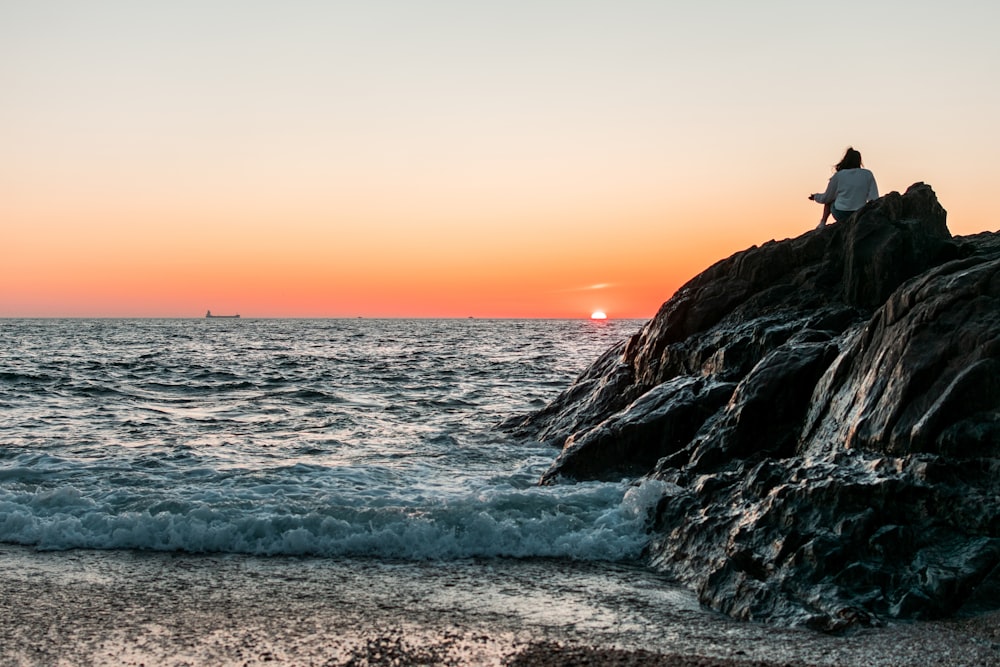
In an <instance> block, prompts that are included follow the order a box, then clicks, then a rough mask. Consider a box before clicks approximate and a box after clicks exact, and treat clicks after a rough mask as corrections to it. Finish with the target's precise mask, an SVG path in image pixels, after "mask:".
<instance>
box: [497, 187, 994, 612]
mask: <svg viewBox="0 0 1000 667" xmlns="http://www.w3.org/2000/svg"><path fill="white" fill-rule="evenodd" d="M507 427H508V428H510V429H511V430H513V431H514V432H515V433H517V434H520V435H521V436H523V437H530V438H534V439H537V440H540V441H542V442H546V443H550V444H553V445H557V446H559V447H560V448H561V453H560V454H559V456H558V457H557V458H556V460H555V462H554V463H553V464H552V466H551V468H550V469H549V470H548V472H546V473H545V475H544V476H543V478H542V480H541V483H543V484H556V483H571V482H572V481H573V480H588V479H621V478H623V477H628V478H641V477H648V478H654V479H658V480H661V481H663V482H665V484H664V485H663V486H664V488H665V489H666V491H665V492H664V496H663V498H662V500H661V501H660V503H659V506H658V507H657V509H656V512H655V516H654V518H653V529H652V530H653V537H652V541H651V545H650V548H649V553H648V558H649V560H650V562H651V563H652V564H654V565H655V566H656V567H658V568H661V569H662V570H664V571H665V572H668V573H670V574H671V575H673V576H674V577H676V578H677V579H678V580H679V581H681V582H683V583H685V584H687V585H689V586H690V587H692V588H694V589H695V590H696V591H697V592H698V594H699V597H700V599H701V600H702V602H703V603H704V604H706V605H708V606H710V607H712V608H715V609H718V610H721V611H723V612H726V613H728V614H730V615H732V616H735V617H737V618H744V619H754V620H764V621H770V622H780V623H787V624H798V625H807V626H810V627H815V628H820V629H824V630H839V629H843V628H846V627H850V626H853V625H858V624H861V625H865V624H874V623H878V622H880V620H881V619H886V618H907V619H922V618H934V617H941V616H947V615H951V614H955V613H959V612H970V613H971V612H976V611H982V610H994V609H1000V233H997V234H991V233H984V234H979V235H975V236H969V237H960V238H953V237H952V236H951V234H950V233H949V231H948V228H947V225H946V213H945V211H944V209H943V208H942V207H941V205H940V204H939V203H938V201H937V198H936V196H935V194H934V192H933V190H932V189H931V188H930V187H929V186H927V185H924V184H922V183H918V184H915V185H913V186H911V187H910V188H909V189H908V190H907V191H906V192H905V193H904V194H899V193H895V192H894V193H890V194H889V195H886V196H885V197H882V198H881V199H879V200H877V201H874V202H870V203H869V204H868V205H866V206H865V207H864V208H863V209H862V210H860V211H858V212H857V213H856V214H855V215H854V216H852V218H851V219H850V220H849V221H848V222H846V223H843V224H836V225H831V226H828V227H825V228H823V229H820V230H816V231H811V232H808V233H806V234H803V235H802V236H800V237H798V238H795V239H789V240H785V241H780V242H774V241H772V242H769V243H767V244H764V245H762V246H760V247H753V248H750V249H748V250H745V251H743V252H740V253H737V254H735V255H733V256H732V257H729V258H728V259H725V260H723V261H721V262H718V263H717V264H715V265H713V266H712V267H710V268H708V269H707V270H706V271H705V272H703V273H702V274H700V275H699V276H697V277H695V278H694V279H693V280H691V281H690V282H688V283H687V284H686V285H684V286H683V287H682V288H681V289H680V290H678V291H677V293H676V294H675V295H674V296H673V297H672V298H671V299H670V300H669V301H667V302H666V303H664V304H663V306H662V307H661V308H660V311H659V313H658V314H657V315H656V317H654V318H653V319H652V320H651V321H650V322H648V323H647V324H646V325H645V327H643V329H642V330H641V331H640V332H639V333H637V334H636V335H635V336H633V337H632V338H631V339H630V340H628V341H623V342H622V343H621V344H620V345H618V346H616V347H614V348H612V349H611V350H609V351H608V352H607V353H606V354H605V355H603V356H602V357H601V358H600V359H598V360H597V361H596V362H595V363H594V364H593V365H592V366H591V368H590V369H588V370H587V371H586V372H585V373H583V374H582V375H581V377H580V378H579V379H578V380H577V381H576V382H575V383H574V384H573V385H572V386H571V387H569V388H568V389H567V390H566V391H565V392H564V393H563V394H562V395H561V396H559V397H558V398H557V399H556V400H555V401H553V402H552V403H551V404H550V405H548V406H547V407H546V408H544V409H543V410H540V411H539V412H537V413H535V414H533V415H530V416H528V417H525V418H522V419H517V420H511V421H510V422H509V423H508V424H507Z"/></svg>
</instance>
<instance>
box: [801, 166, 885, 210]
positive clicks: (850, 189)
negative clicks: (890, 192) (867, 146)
mask: <svg viewBox="0 0 1000 667" xmlns="http://www.w3.org/2000/svg"><path fill="white" fill-rule="evenodd" d="M813 199H814V200H815V201H818V202H819V203H820V204H826V203H827V202H830V203H832V204H833V207H834V208H835V209H837V210H838V211H845V212H851V211H857V210H858V209H859V208H861V207H862V206H864V205H865V204H866V203H868V202H870V201H871V200H872V199H878V185H876V184H875V175H874V174H872V173H871V172H870V171H868V170H867V169H864V168H860V169H841V170H840V171H838V172H836V173H835V174H834V175H833V176H831V177H830V183H829V184H828V185H827V186H826V192H817V193H816V194H814V195H813Z"/></svg>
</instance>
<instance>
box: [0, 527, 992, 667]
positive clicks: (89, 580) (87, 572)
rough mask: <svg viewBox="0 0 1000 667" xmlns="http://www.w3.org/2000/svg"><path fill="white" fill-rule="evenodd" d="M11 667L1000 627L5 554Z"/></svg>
mask: <svg viewBox="0 0 1000 667" xmlns="http://www.w3.org/2000/svg"><path fill="white" fill-rule="evenodd" d="M0 571H2V572H3V574H2V575H0V606H2V616H0V618H2V620H0V664H3V665H147V666H148V665H264V664H268V665H274V664H281V665H519V666H521V667H527V666H529V665H585V664H595V665H596V664H601V665H616V664H617V665H769V664H780V665H859V664H867V665H876V666H878V665H893V666H896V665H900V666H902V665H914V666H915V665H932V664H940V665H977V666H979V665H997V664H1000V633H998V625H1000V622H998V621H1000V619H998V618H997V617H996V616H992V617H979V618H977V619H972V620H967V621H964V622H947V623H925V624H909V625H896V626H893V627H889V628H881V629H876V630H866V631H863V632H859V633H855V634H853V635H851V636H848V637H831V636H825V635H820V634H816V633H812V632H806V631H798V630H785V629H777V628H770V627H765V626H760V625H756V624H751V623H738V622H734V621H732V620H730V619H727V618H724V617H722V616H719V615H717V614H714V613H712V612H709V611H706V610H704V609H702V608H701V607H699V606H698V605H697V603H696V601H695V599H694V597H693V596H692V595H691V594H690V593H689V592H687V591H683V590H680V589H677V588H675V587H672V586H670V585H669V583H668V582H665V581H663V580H662V579H660V578H659V577H658V576H657V575H656V574H655V573H651V572H648V571H647V570H644V569H641V568H633V567H628V566H615V565H607V564H593V563H589V564H588V563H572V562H569V563H567V562H564V561H547V560H526V561H519V560H497V559H491V560H484V561H461V562H449V563H431V562H412V561H411V562H397V563H393V562H385V561H366V560H323V559H296V558H286V557H283V558H257V557H249V556H238V555H219V556H206V555H183V554H169V553H152V552H128V551H63V552H37V551H35V550H33V549H30V548H26V547H17V546H3V547H2V548H0Z"/></svg>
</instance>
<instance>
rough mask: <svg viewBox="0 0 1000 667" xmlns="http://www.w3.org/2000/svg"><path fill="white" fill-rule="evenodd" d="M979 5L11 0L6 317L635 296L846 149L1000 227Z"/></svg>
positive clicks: (687, 265)
mask: <svg viewBox="0 0 1000 667" xmlns="http://www.w3.org/2000/svg"><path fill="white" fill-rule="evenodd" d="M998 32H1000V3H995V2H984V1H983V0H953V1H952V2H948V3H937V2H935V3H931V2H922V1H920V0H909V1H906V2H903V1H885V2H879V1H878V0H866V1H854V0H844V1H840V2H836V3H831V2H803V1H801V0H794V1H793V0H789V1H770V2H768V1H766V0H765V1H760V2H745V1H725V0H716V1H712V0H709V1H705V2H684V3H678V2H672V1H668V0H659V1H653V0H614V1H611V0H607V1H602V2H596V1H587V0H576V1H570V0H531V1H528V0H525V1H523V2H521V1H518V0H507V1H505V2H499V1H491V0H483V1H476V0H461V1H460V0H365V1H364V2H360V1H350V2H347V1H344V2H338V1H333V0H331V1H326V2H322V1H319V0H315V1H306V0H299V1H295V0H292V1H288V2H259V1H257V2H255V1H252V0H251V1H246V0H244V1H240V2H236V1H232V2H229V1H212V0H198V1H187V0H171V1H170V2H133V1H102V0H93V1H83V0H61V1H55V0H53V1H49V0H32V1H28V0H18V1H11V0H0V96H2V99H0V231H2V239H3V241H2V245H0V248H2V252H3V259H2V262H0V316H7V317H15V316H115V317H118V316H165V317H186V316H191V317H197V316H200V315H202V314H203V313H204V311H205V310H206V309H208V308H211V309H212V310H213V311H215V312H219V313H227V312H239V313H241V314H243V315H244V316H260V317H284V316H290V317H353V316H372V317H374V316H396V317H408V316H423V317H464V316H477V317H585V316H587V315H588V314H589V313H590V312H591V311H593V310H598V309H601V310H605V311H606V312H607V313H608V315H609V316H610V317H640V318H646V317H650V316H652V315H653V314H654V313H655V312H656V310H657V308H658V307H659V305H660V304H661V303H662V302H663V301H664V300H666V299H667V298H668V297H669V296H670V295H671V294H672V293H673V291H674V290H675V289H676V288H677V287H679V286H680V285H681V284H682V283H683V282H685V281H686V280H687V279H688V278H690V277H692V276H693V275H694V274H696V273H697V272H699V271H701V270H702V269H704V268H705V267H707V266H708V265H709V264H711V263H713V262H714V261H716V260H718V259H721V258H722V257H724V256H728V255H729V254H731V253H733V252H735V251H737V250H741V249H743V248H745V247H747V246H750V245H753V244H760V243H763V242H766V241H768V240H770V239H772V238H776V239H782V238H788V237H792V236H797V235H799V234H801V233H803V232H805V231H807V230H809V229H811V228H812V227H814V226H815V224H816V222H817V221H818V220H819V215H820V207H819V206H818V205H817V204H814V203H812V202H810V201H808V200H807V199H806V197H807V195H808V194H809V193H811V192H816V191H819V190H822V189H823V188H824V187H825V184H826V181H827V179H828V178H829V176H830V174H831V173H832V165H833V164H834V163H835V162H837V161H838V160H839V158H840V157H841V155H842V154H843V151H844V149H845V148H846V147H847V146H848V145H853V146H854V147H856V148H858V149H859V150H860V151H861V152H862V154H863V156H864V159H865V164H866V166H868V167H869V168H871V169H872V170H873V171H874V172H875V175H876V178H877V180H878V183H879V187H880V189H881V191H882V192H883V193H886V192H889V191H891V190H900V191H902V190H904V189H905V188H906V187H907V186H909V185H910V184H911V183H913V182H916V181H924V182H926V183H929V184H930V185H932V186H933V187H934V189H935V191H936V192H937V194H938V197H939V199H940V201H941V203H942V204H943V205H944V207H945V208H946V209H947V210H948V212H949V227H950V228H951V230H952V233H954V234H969V233H974V232H979V231H984V230H991V231H992V230H997V229H998V228H1000V223H998V221H997V215H996V213H995V211H996V206H997V205H996V204H995V202H994V201H993V199H994V193H995V192H996V188H997V183H998V181H1000V168H998V167H997V163H998V161H1000V130H998V128H997V123H998V120H1000V84H998V82H1000V39H998V37H997V35H998Z"/></svg>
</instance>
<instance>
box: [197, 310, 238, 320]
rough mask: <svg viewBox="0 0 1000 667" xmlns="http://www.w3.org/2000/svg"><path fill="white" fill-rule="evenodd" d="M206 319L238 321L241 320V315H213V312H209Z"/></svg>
mask: <svg viewBox="0 0 1000 667" xmlns="http://www.w3.org/2000/svg"><path fill="white" fill-rule="evenodd" d="M205 317H208V318H212V319H227V320H236V319H239V317H240V315H239V313H237V314H236V315H213V314H212V311H208V312H207V313H205Z"/></svg>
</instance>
